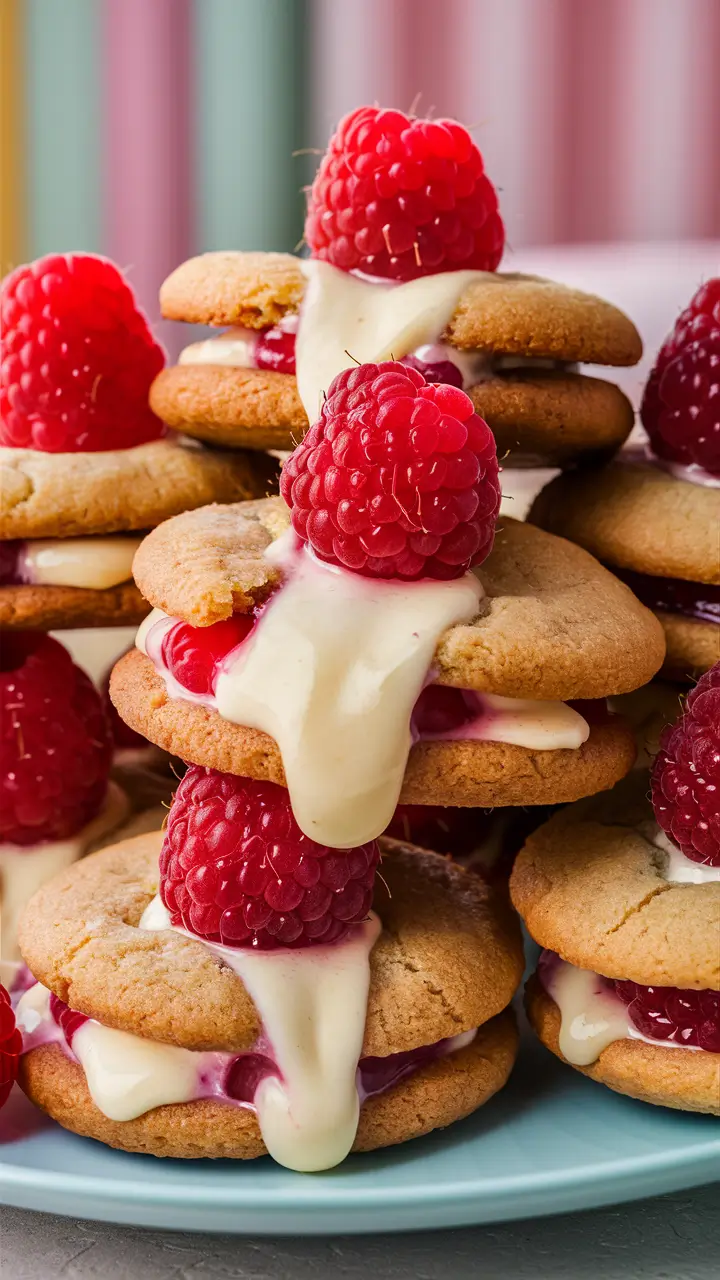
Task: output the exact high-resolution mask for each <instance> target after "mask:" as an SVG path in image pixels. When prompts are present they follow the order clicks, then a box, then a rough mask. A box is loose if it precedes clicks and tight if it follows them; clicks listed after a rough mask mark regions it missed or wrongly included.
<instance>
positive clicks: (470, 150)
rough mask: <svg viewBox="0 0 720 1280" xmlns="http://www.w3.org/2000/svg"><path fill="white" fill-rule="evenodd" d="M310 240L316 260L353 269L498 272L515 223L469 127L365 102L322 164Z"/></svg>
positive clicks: (404, 275) (409, 273) (399, 276)
mask: <svg viewBox="0 0 720 1280" xmlns="http://www.w3.org/2000/svg"><path fill="white" fill-rule="evenodd" d="M305 239H306V240H307V243H308V244H309V246H310V249H311V252H312V256H313V257H314V258H321V259H324V260H325V261H326V262H330V263H332V265H333V266H335V267H339V268H341V269H342V270H343V271H362V272H363V273H365V274H366V275H370V276H381V277H385V278H386V279H391V280H414V279H415V278H416V277H417V276H425V275H432V274H433V273H435V272H438V271H457V270H458V269H460V268H472V269H475V270H479V271H495V270H496V268H497V266H498V264H499V262H500V259H501V257H502V253H503V248H504V245H505V229H504V227H503V224H502V219H501V218H500V214H499V212H498V199H497V192H496V191H495V188H494V186H493V184H492V183H491V181H490V179H489V178H488V176H487V174H486V173H485V169H484V165H483V158H482V155H481V154H480V151H479V150H478V148H477V147H476V145H475V143H474V142H473V140H472V138H471V137H470V134H469V133H468V131H467V129H464V128H463V126H462V125H461V124H458V122H457V121H456V120H422V119H417V118H414V117H411V116H406V115H404V113H403V112H402V111H388V110H383V109H381V108H380V107H358V108H357V109H356V110H355V111H351V112H350V114H349V115H347V116H345V118H344V119H343V120H341V122H340V124H339V125H338V128H337V130H336V132H335V133H334V134H333V136H332V138H331V139H330V142H329V144H328V149H327V151H326V153H325V155H324V156H323V159H322V161H321V163H320V168H319V169H318V171H317V174H316V176H315V181H314V182H313V184H312V188H311V190H310V193H309V196H308V212H307V219H306V222H305Z"/></svg>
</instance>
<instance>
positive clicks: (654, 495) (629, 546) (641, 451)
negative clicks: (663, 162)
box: [529, 277, 720, 684]
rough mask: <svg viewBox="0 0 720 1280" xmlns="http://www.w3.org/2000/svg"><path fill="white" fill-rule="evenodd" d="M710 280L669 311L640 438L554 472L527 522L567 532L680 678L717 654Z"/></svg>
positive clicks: (718, 432)
mask: <svg viewBox="0 0 720 1280" xmlns="http://www.w3.org/2000/svg"><path fill="white" fill-rule="evenodd" d="M719 360H720V277H719V278H716V279H714V280H709V281H708V282H707V283H706V284H704V285H703V286H702V287H701V288H700V289H699V290H698V292H697V293H696V294H695V296H694V297H693V298H692V300H691V302H690V303H689V305H688V307H687V308H686V309H685V311H683V312H682V314H681V315H680V316H679V318H678V320H677V322H676V324H675V327H674V329H673V331H672V333H671V334H670V336H669V337H668V339H667V340H666V342H665V344H664V345H663V347H662V349H661V351H660V353H659V355H658V357H657V361H656V363H655V367H654V368H653V371H652V373H651V375H650V378H649V381H648V384H647V387H646V390H645V395H644V398H643V403H642V409H641V415H642V422H643V426H644V428H645V438H644V440H642V441H641V442H640V443H639V444H637V445H635V444H634V445H633V446H632V447H630V448H627V449H625V450H623V451H622V452H621V453H620V454H618V456H617V458H615V459H614V460H613V461H612V462H610V463H609V464H608V465H606V466H604V467H600V468H593V467H589V468H587V469H585V470H582V471H579V472H576V473H572V474H570V473H568V474H565V475H562V476H559V477H558V478H557V479H555V480H554V481H552V482H551V483H550V484H549V485H548V486H547V487H546V488H545V489H544V490H543V491H542V492H541V493H540V494H539V496H538V497H537V499H536V501H535V503H534V505H533V507H532V510H531V513H530V517H529V518H530V519H531V520H532V521H533V522H534V523H535V524H537V525H539V526H540V527H541V528H544V529H549V530H551V531H552V532H553V533H558V534H561V535H562V536H563V537H567V538H571V539H572V540H573V541H574V542H577V543H579V544H580V546H582V547H585V548H586V549H587V550H588V551H591V552H592V553H593V555H596V556H597V557H598V559H600V560H602V561H603V562H604V563H605V564H607V565H608V567H609V568H611V569H612V570H613V572H614V573H617V574H618V576H619V577H621V578H622V579H623V580H624V581H625V582H627V583H628V584H629V585H630V587H631V588H632V590H633V591H634V592H635V594H636V595H637V596H638V598H639V599H641V600H643V601H644V603H645V604H647V605H648V607H649V608H651V609H652V610H653V612H654V613H655V614H656V615H657V617H658V618H659V619H660V621H661V623H662V626H663V630H664V631H665V636H666V640H667V658H666V662H665V665H664V668H663V671H664V674H665V675H667V676H668V677H669V678H670V679H671V680H674V681H678V682H681V683H684V684H687V682H688V681H690V680H692V679H694V678H697V676H699V675H701V674H702V672H704V671H707V670H708V669H709V668H710V667H711V666H712V665H713V664H714V663H715V662H717V661H718V659H720V547H719V544H718V530H719V529H720V409H719V408H718V401H719V398H720V397H719V391H720V383H719V382H718V374H717V365H718V361H719Z"/></svg>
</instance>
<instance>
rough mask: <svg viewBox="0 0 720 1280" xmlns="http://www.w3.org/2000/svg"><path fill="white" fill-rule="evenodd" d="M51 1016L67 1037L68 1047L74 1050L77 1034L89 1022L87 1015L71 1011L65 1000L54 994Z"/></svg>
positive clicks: (52, 994)
mask: <svg viewBox="0 0 720 1280" xmlns="http://www.w3.org/2000/svg"><path fill="white" fill-rule="evenodd" d="M50 1014H51V1016H52V1018H53V1020H54V1021H55V1022H56V1023H57V1025H58V1026H59V1028H60V1030H61V1031H62V1033H63V1035H64V1036H65V1041H66V1043H67V1045H68V1047H69V1048H72V1042H73V1038H74V1036H75V1032H76V1031H79V1030H80V1028H81V1027H84V1026H85V1023H86V1022H88V1021H89V1019H88V1017H87V1014H84V1013H77V1012H76V1011H75V1009H70V1008H69V1006H68V1005H66V1004H65V1001H64V1000H60V999H58V997H57V996H56V995H55V993H54V992H52V993H51V995H50Z"/></svg>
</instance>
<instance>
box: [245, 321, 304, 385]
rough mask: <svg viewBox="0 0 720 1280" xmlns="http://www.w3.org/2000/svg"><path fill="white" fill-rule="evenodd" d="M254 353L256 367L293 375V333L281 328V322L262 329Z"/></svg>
mask: <svg viewBox="0 0 720 1280" xmlns="http://www.w3.org/2000/svg"><path fill="white" fill-rule="evenodd" d="M254 354H255V366H256V368H258V369H271V370H272V371H273V373H290V374H292V375H293V376H294V375H295V334H294V332H292V331H288V330H287V329H283V327H282V325H281V324H276V325H275V326H274V327H273V328H272V329H263V331H262V333H261V334H260V336H259V338H258V340H257V342H256V343H255V353H254Z"/></svg>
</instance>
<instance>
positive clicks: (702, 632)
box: [656, 609, 720, 683]
mask: <svg viewBox="0 0 720 1280" xmlns="http://www.w3.org/2000/svg"><path fill="white" fill-rule="evenodd" d="M656 617H657V618H658V619H659V621H660V623H661V624H662V629H663V631H664V632H665V641H666V644H667V654H666V656H665V661H664V663H663V667H662V673H663V675H665V676H667V677H668V679H670V680H681V681H683V682H686V683H687V682H690V681H692V680H698V679H699V677H700V676H701V675H702V674H703V672H704V671H709V670H710V667H713V666H714V665H715V663H716V662H720V626H718V624H717V623H716V622H703V621H701V620H700V619H699V618H686V617H685V616H684V615H683V614H682V613H665V612H664V611H662V610H660V609H658V611H657V614H656Z"/></svg>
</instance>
